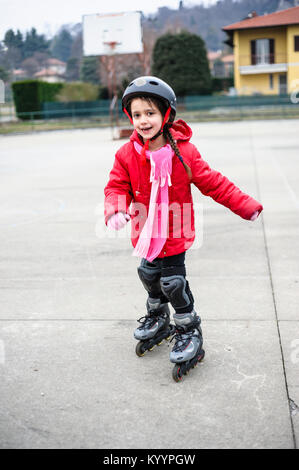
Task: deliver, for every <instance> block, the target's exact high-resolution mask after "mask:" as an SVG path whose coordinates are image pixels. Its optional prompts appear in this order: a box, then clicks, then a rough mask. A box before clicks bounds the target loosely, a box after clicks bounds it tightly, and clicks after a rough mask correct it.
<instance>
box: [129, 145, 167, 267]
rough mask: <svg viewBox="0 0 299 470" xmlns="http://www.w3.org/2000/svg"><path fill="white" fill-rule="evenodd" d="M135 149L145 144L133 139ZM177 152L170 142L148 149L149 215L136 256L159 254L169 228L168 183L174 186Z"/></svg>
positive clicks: (152, 256) (140, 148)
mask: <svg viewBox="0 0 299 470" xmlns="http://www.w3.org/2000/svg"><path fill="white" fill-rule="evenodd" d="M134 146H135V149H136V151H137V152H138V153H139V154H141V150H142V146H141V145H140V144H138V143H137V142H134ZM173 155H174V152H173V150H172V148H171V147H170V145H169V144H167V145H164V147H162V148H160V149H159V150H156V151H155V152H151V151H149V150H147V151H146V157H147V158H149V159H150V162H151V174H150V182H151V183H152V189H151V197H150V205H149V210H148V216H147V219H146V222H145V224H144V226H143V229H142V231H141V234H140V236H139V240H138V242H137V245H136V246H135V250H134V252H133V256H140V257H141V258H146V259H147V260H148V261H149V262H151V261H153V260H154V259H155V258H157V256H158V255H159V254H160V252H161V250H162V248H163V246H164V244H165V242H166V240H167V231H168V208H169V197H168V186H171V179H170V175H171V172H172V157H173Z"/></svg>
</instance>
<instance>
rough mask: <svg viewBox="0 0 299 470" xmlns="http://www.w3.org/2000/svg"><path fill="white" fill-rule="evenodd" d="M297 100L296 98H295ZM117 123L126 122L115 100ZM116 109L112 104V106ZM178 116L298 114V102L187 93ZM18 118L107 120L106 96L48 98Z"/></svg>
mask: <svg viewBox="0 0 299 470" xmlns="http://www.w3.org/2000/svg"><path fill="white" fill-rule="evenodd" d="M298 101H299V100H298ZM117 106H118V116H119V118H120V124H122V123H127V118H126V117H125V116H124V115H123V113H122V110H121V100H118V103H117ZM114 111H115V108H114ZM177 116H178V117H186V118H191V119H192V118H194V119H197V120H199V121H200V120H210V119H216V118H217V119H245V118H250V119H252V118H254V117H257V118H259V117H265V118H267V117H270V118H281V117H299V103H293V102H292V100H291V97H290V95H278V96H264V95H263V96H220V95H218V96H213V95H212V96H210V95H207V96H186V97H183V98H179V99H178V105H177ZM17 117H18V118H19V119H20V120H24V121H30V122H31V123H32V125H34V124H39V123H42V122H48V121H53V120H56V121H63V120H64V121H66V120H68V121H70V122H73V123H75V122H76V124H77V123H78V121H83V120H84V121H97V122H101V121H102V122H106V123H107V124H108V123H109V118H110V102H109V100H101V101H92V102H72V103H56V102H47V103H44V104H43V109H42V110H39V111H31V112H26V113H25V112H24V113H17Z"/></svg>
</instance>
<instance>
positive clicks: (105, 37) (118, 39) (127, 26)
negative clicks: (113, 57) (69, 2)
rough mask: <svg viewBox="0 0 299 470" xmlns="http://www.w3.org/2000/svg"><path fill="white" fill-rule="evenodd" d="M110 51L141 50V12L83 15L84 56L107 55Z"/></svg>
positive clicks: (123, 52) (124, 52) (115, 52)
mask: <svg viewBox="0 0 299 470" xmlns="http://www.w3.org/2000/svg"><path fill="white" fill-rule="evenodd" d="M110 45H113V47H112V48H111V47H110ZM112 49H113V50H112ZM111 52H113V53H114V54H133V53H141V52H143V44H142V33H141V12H139V11H133V12H131V11H130V12H124V13H110V14H103V15H102V14H98V15H84V16H83V54H84V56H100V55H107V54H110V53H111Z"/></svg>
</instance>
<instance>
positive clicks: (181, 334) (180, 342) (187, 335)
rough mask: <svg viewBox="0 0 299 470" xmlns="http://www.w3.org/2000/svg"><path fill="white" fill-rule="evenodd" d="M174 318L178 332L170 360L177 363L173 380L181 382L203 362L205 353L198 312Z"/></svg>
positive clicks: (173, 372)
mask: <svg viewBox="0 0 299 470" xmlns="http://www.w3.org/2000/svg"><path fill="white" fill-rule="evenodd" d="M173 318H174V322H175V325H176V330H175V334H174V336H173V338H172V340H173V339H175V345H174V347H173V349H172V351H171V353H170V357H169V358H170V361H171V362H174V363H175V366H174V367H173V370H172V378H173V379H174V381H175V382H179V381H180V380H182V378H183V375H187V374H188V372H189V370H190V369H193V368H194V367H195V366H197V364H198V363H199V362H200V361H202V360H203V358H204V355H205V351H204V350H203V349H202V345H203V339H202V331H201V327H200V323H201V320H200V317H199V316H198V315H197V314H196V312H195V311H194V310H193V311H192V312H191V313H185V314H176V313H175V314H174V315H173ZM172 340H171V341H172Z"/></svg>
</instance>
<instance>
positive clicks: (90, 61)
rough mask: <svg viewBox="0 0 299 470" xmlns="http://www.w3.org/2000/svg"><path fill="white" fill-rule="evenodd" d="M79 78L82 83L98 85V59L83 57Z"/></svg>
mask: <svg viewBox="0 0 299 470" xmlns="http://www.w3.org/2000/svg"><path fill="white" fill-rule="evenodd" d="M80 78H81V80H82V81H83V82H89V83H94V84H95V85H97V84H99V83H100V76H99V58H98V57H84V59H83V62H82V67H81V72H80Z"/></svg>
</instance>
